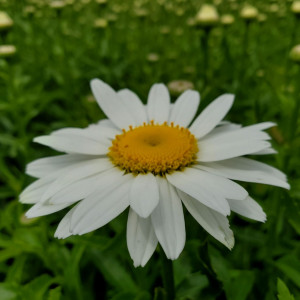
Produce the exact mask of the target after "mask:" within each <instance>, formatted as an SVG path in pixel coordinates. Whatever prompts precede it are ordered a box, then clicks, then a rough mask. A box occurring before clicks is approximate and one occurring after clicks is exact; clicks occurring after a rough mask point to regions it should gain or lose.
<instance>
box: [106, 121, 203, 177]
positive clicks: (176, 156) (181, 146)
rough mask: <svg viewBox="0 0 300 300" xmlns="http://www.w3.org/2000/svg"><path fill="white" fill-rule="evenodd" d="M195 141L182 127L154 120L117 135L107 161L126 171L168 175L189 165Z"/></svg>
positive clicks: (192, 161) (193, 152)
mask: <svg viewBox="0 0 300 300" xmlns="http://www.w3.org/2000/svg"><path fill="white" fill-rule="evenodd" d="M197 152H198V144H197V140H196V138H195V137H194V135H193V134H191V132H190V131H189V130H188V129H187V128H184V127H179V126H174V125H173V124H172V123H171V124H170V125H168V124H167V123H164V124H161V125H158V124H154V122H150V123H149V124H144V125H143V126H139V127H135V128H132V127H130V130H128V131H125V130H123V133H122V134H120V135H117V136H116V137H115V139H114V140H113V141H112V146H111V147H110V148H109V153H108V156H109V158H110V159H111V161H112V162H113V163H114V164H115V165H116V166H118V167H119V168H121V169H123V170H124V171H125V172H130V173H135V174H139V173H149V172H151V173H153V174H154V175H164V174H166V173H168V174H170V173H172V172H174V171H178V170H182V169H184V168H185V167H187V166H190V165H191V164H193V163H194V162H195V160H196V154H197Z"/></svg>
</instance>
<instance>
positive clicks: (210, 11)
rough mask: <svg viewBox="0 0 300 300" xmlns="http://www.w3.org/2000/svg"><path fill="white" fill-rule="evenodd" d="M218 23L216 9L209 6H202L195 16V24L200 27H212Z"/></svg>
mask: <svg viewBox="0 0 300 300" xmlns="http://www.w3.org/2000/svg"><path fill="white" fill-rule="evenodd" d="M218 22H219V14H218V12H217V10H216V8H215V7H214V6H213V5H210V4H204V5H202V7H201V9H200V10H199V12H198V13H197V15H196V18H195V23H196V25H197V26H200V27H207V26H214V25H216V24H218Z"/></svg>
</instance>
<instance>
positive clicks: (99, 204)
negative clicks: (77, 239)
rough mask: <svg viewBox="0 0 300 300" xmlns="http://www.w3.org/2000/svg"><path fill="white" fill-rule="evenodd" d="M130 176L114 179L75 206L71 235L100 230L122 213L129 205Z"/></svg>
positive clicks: (120, 175) (120, 176)
mask: <svg viewBox="0 0 300 300" xmlns="http://www.w3.org/2000/svg"><path fill="white" fill-rule="evenodd" d="M131 182H132V176H131V174H128V175H122V174H121V172H120V173H118V176H115V177H114V181H112V182H111V183H110V185H107V187H106V188H104V189H100V190H96V191H95V192H94V193H93V194H91V195H90V196H89V197H87V198H86V199H84V200H82V201H81V202H79V204H77V206H76V209H75V210H74V212H73V214H72V218H71V228H70V231H71V232H72V234H80V235H81V234H85V233H87V232H90V231H93V230H95V229H98V228H100V227H101V226H103V225H105V224H107V223H108V222H110V221H111V220H112V219H114V218H115V217H117V216H118V215H119V214H120V213H122V212H123V211H124V210H125V209H126V208H127V207H128V205H129V189H130V184H131Z"/></svg>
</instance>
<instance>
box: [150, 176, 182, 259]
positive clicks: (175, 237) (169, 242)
mask: <svg viewBox="0 0 300 300" xmlns="http://www.w3.org/2000/svg"><path fill="white" fill-rule="evenodd" d="M157 181H158V184H159V197H160V201H159V203H158V205H157V207H156V208H155V210H154V211H153V213H152V214H151V221H152V226H153V228H154V231H155V234H156V236H157V239H158V241H159V243H160V244H161V246H162V248H163V249H164V252H165V254H166V256H167V257H168V258H170V259H176V258H177V257H178V256H179V254H180V253H181V251H182V249H183V247H184V244H185V225H184V216H183V210H182V204H181V201H180V198H179V197H178V194H177V192H176V190H175V188H174V187H173V186H172V185H170V184H169V183H168V182H167V181H166V180H164V179H163V178H159V177H158V180H157Z"/></svg>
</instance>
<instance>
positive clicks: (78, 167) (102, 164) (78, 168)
mask: <svg viewBox="0 0 300 300" xmlns="http://www.w3.org/2000/svg"><path fill="white" fill-rule="evenodd" d="M113 167H114V166H113V164H112V163H111V162H110V161H109V160H108V159H107V158H97V159H91V160H88V161H84V162H80V163H77V164H74V165H73V166H70V168H69V170H68V172H67V173H64V174H62V175H61V176H59V177H57V179H56V180H55V181H54V182H53V183H52V184H51V185H49V187H48V190H47V191H46V192H45V194H44V195H43V197H42V199H41V201H47V200H48V199H50V198H51V197H52V196H53V195H55V194H56V193H57V192H59V191H60V190H62V189H64V188H66V187H67V186H69V185H70V184H73V183H75V182H78V181H79V180H81V179H83V178H86V177H88V176H92V175H95V174H99V173H101V172H103V171H105V170H109V169H112V168H113Z"/></svg>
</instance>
